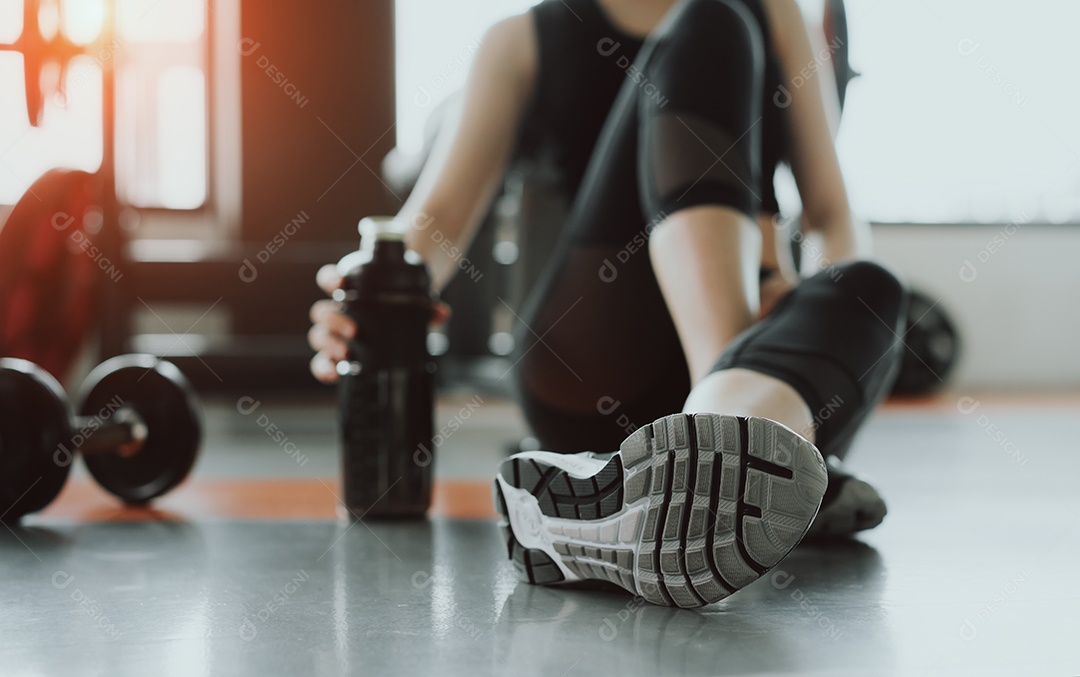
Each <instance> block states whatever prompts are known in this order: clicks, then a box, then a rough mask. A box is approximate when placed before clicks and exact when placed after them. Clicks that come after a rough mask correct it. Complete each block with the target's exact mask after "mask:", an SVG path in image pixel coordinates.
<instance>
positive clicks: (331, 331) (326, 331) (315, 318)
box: [308, 264, 450, 383]
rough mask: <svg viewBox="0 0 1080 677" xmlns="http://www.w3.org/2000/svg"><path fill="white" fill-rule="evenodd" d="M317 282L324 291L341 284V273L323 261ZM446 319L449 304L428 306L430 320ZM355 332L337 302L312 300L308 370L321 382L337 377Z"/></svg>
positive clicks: (331, 292)
mask: <svg viewBox="0 0 1080 677" xmlns="http://www.w3.org/2000/svg"><path fill="white" fill-rule="evenodd" d="M316 281H317V282H318V283H319V286H320V287H321V288H322V290H323V291H325V292H326V293H327V294H328V295H332V294H333V293H334V290H336V289H339V288H341V276H340V275H338V272H337V266H336V265H334V264H329V265H325V266H323V267H322V268H320V269H319V273H318V275H316ZM449 319H450V306H448V305H446V304H445V303H443V302H442V301H436V302H435V303H433V304H432V306H431V324H432V326H439V325H441V324H443V323H444V322H446V321H447V320H449ZM354 336H356V324H355V323H354V322H353V321H352V319H350V318H349V317H348V316H347V315H345V314H344V313H342V312H341V304H340V303H338V302H337V301H331V300H330V299H323V300H322V301H316V302H315V303H314V304H313V305H312V306H311V329H310V330H309V331H308V343H309V344H310V345H311V347H312V348H314V349H315V350H316V353H315V357H313V358H311V373H312V374H313V375H314V376H315V378H317V379H319V380H320V381H322V382H323V383H334V382H335V381H337V379H338V373H337V363H338V362H340V361H342V360H344V359H345V356H346V354H347V353H348V351H349V341H350V340H351V339H352V338H353V337H354Z"/></svg>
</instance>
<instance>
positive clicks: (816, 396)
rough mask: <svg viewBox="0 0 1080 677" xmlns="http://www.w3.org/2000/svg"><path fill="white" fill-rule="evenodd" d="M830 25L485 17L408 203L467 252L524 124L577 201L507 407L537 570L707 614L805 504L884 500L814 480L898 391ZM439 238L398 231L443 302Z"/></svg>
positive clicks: (633, 6)
mask: <svg viewBox="0 0 1080 677" xmlns="http://www.w3.org/2000/svg"><path fill="white" fill-rule="evenodd" d="M820 37H821V36H820V35H815V33H814V32H813V31H812V30H810V29H809V28H808V26H807V23H806V22H805V21H804V19H803V17H802V14H801V12H800V10H799V8H798V6H797V4H796V0H682V1H681V2H676V1H675V0H545V1H544V2H541V3H540V4H539V5H537V6H536V7H534V8H533V9H532V10H530V11H529V12H526V13H525V14H522V15H520V16H515V17H512V18H509V19H507V20H505V21H502V22H501V23H499V24H497V25H495V26H494V27H492V28H491V29H490V30H489V31H488V33H487V36H486V37H485V39H484V42H483V47H482V48H481V50H480V51H479V53H478V55H477V57H476V62H475V65H474V67H473V71H472V73H471V76H470V79H469V84H468V86H467V89H466V93H465V101H464V106H463V111H462V114H461V115H460V118H459V119H458V120H456V121H455V123H454V124H453V125H452V126H451V129H450V130H449V131H448V132H447V133H445V134H444V135H443V137H442V138H441V139H440V145H439V148H437V150H436V151H435V153H434V155H433V158H432V160H430V161H429V162H428V164H427V165H426V166H425V168H424V172H423V174H422V176H421V178H420V181H419V182H418V184H417V187H416V189H415V190H414V192H413V193H412V195H411V196H410V198H409V200H408V201H407V202H406V204H405V205H404V206H403V208H402V210H401V213H400V214H399V216H400V217H401V218H402V219H403V220H405V221H406V222H416V221H417V220H418V219H419V218H422V219H423V220H424V222H425V223H427V222H433V223H435V224H437V225H438V229H439V231H440V232H441V234H442V235H444V236H447V237H449V238H450V239H452V240H453V241H454V242H455V244H456V245H457V246H458V247H459V248H461V249H464V248H465V247H466V246H467V245H468V243H469V241H470V239H471V237H472V235H473V233H474V232H475V229H476V227H477V225H478V223H479V221H480V219H481V217H482V215H483V214H484V212H485V211H486V210H487V208H488V204H489V202H490V200H491V198H492V196H493V194H494V192H495V189H496V186H497V185H498V184H499V182H500V180H501V177H502V174H503V171H504V169H505V167H506V164H507V162H508V160H509V158H510V156H511V154H512V152H513V150H514V148H515V145H516V143H517V142H518V139H519V136H520V134H521V133H522V132H523V131H524V130H528V131H529V132H530V133H534V132H536V133H539V135H540V138H541V139H542V143H543V144H544V145H545V148H547V149H548V150H549V151H550V152H551V153H552V156H553V157H554V158H555V160H556V162H557V163H558V164H559V166H560V167H561V169H562V174H563V177H564V179H565V184H566V188H567V190H568V191H571V193H572V195H573V196H574V201H573V203H572V208H571V210H570V213H569V216H568V219H567V223H566V224H565V227H564V230H563V232H562V235H561V240H560V244H559V246H558V248H557V250H556V253H555V255H554V256H553V260H552V262H551V264H550V266H549V268H548V270H547V272H546V274H545V275H544V276H543V279H542V280H541V281H540V283H539V284H538V285H537V286H536V288H535V289H534V290H532V293H531V295H530V299H529V301H528V303H527V304H526V308H525V309H524V311H523V312H522V313H521V319H522V321H521V323H520V326H519V327H518V341H517V342H516V345H517V351H518V353H517V355H516V356H515V357H516V359H517V364H516V371H517V373H516V376H517V386H518V394H519V399H520V402H521V405H522V408H523V410H524V412H525V415H526V418H527V420H528V422H529V424H530V426H531V427H532V428H533V431H534V435H535V436H536V437H537V438H538V439H539V441H540V443H541V447H542V448H543V449H546V450H549V451H542V452H525V453H522V454H517V455H515V456H514V457H511V458H510V459H508V460H507V461H506V462H505V463H504V464H503V466H502V468H501V469H500V471H499V474H498V476H497V477H496V482H495V495H496V502H497V504H498V508H499V510H500V511H501V512H502V513H503V514H504V515H505V516H506V517H507V523H506V524H505V525H504V526H506V535H507V541H508V552H509V555H510V557H511V559H513V560H514V562H515V566H516V567H517V568H518V570H519V572H520V574H521V575H522V577H524V578H525V579H527V580H528V581H529V582H533V583H555V582H561V581H572V580H577V579H582V578H597V579H604V580H609V581H612V582H615V583H618V584H619V585H621V586H623V587H624V588H626V589H627V590H629V591H631V592H633V593H636V594H640V595H642V596H643V597H644V598H645V599H647V600H649V601H651V602H654V603H658V604H669V605H677V606H682V607H695V606H701V605H703V604H708V603H711V602H713V601H716V600H718V599H721V598H723V597H725V596H727V595H729V594H731V593H732V592H734V591H735V590H737V589H739V588H741V587H743V586H745V585H747V584H748V583H750V582H751V581H753V580H755V579H756V578H758V577H760V576H761V575H762V574H764V573H765V572H766V571H768V569H769V568H771V567H772V566H774V565H775V564H776V563H777V562H778V561H780V559H781V558H783V557H784V556H785V555H786V554H787V552H789V551H790V550H791V549H792V548H793V547H794V546H795V545H796V544H797V543H798V542H799V540H800V539H801V538H802V537H803V536H804V535H805V534H806V532H807V530H808V529H809V527H810V525H811V522H812V521H814V518H815V514H816V513H817V512H818V509H819V504H820V505H821V506H822V507H821V510H820V513H821V514H820V515H818V516H817V517H818V519H817V524H818V527H817V531H818V532H820V533H850V532H853V531H856V530H858V529H862V528H867V527H870V526H874V525H876V524H877V523H878V522H880V521H881V519H882V517H883V516H884V504H883V503H882V502H881V500H880V498H879V497H878V496H877V493H876V492H875V491H874V490H873V489H872V488H871V487H870V486H869V485H867V484H865V483H863V482H860V481H858V480H855V479H853V478H851V477H850V476H848V475H846V474H844V473H843V472H842V471H841V470H839V467H838V466H834V467H832V468H831V470H830V472H829V477H828V489H826V466H825V464H824V463H823V462H822V456H821V454H819V451H818V449H820V450H821V453H823V454H824V455H825V456H830V457H837V458H839V457H842V456H843V454H844V453H845V451H846V450H847V448H848V446H849V445H850V442H851V439H852V437H853V436H854V434H855V432H856V431H857V429H858V428H859V426H860V425H861V423H862V421H863V420H864V419H865V417H866V416H867V414H868V413H869V412H870V411H871V409H872V408H873V407H874V406H875V405H876V403H877V402H878V401H880V399H881V398H882V397H883V396H884V394H885V393H886V391H887V389H888V387H889V385H890V383H891V380H892V378H893V377H894V375H895V371H896V369H897V367H898V363H899V350H900V348H899V345H900V342H899V340H898V336H899V335H900V334H901V333H902V331H903V328H902V326H901V324H902V319H901V318H902V317H903V312H904V305H905V303H906V296H905V292H904V289H903V287H902V285H901V284H900V283H899V282H898V281H897V280H896V278H895V277H894V276H893V275H892V274H890V273H889V272H888V271H886V270H885V269H883V268H882V267H880V266H878V265H877V264H874V263H869V262H867V261H862V260H860V258H861V257H863V256H864V255H865V253H866V248H865V246H866V242H867V239H868V238H867V235H868V229H867V228H866V226H865V225H864V224H861V223H859V222H857V221H856V220H855V219H854V218H853V216H852V214H851V210H850V208H849V204H848V198H847V194H846V192H845V188H844V182H843V178H842V176H841V172H840V168H839V164H838V161H837V157H836V151H835V148H834V144H833V138H834V132H835V127H836V122H837V118H838V112H837V110H836V109H837V105H836V100H837V97H836V90H835V82H834V81H833V80H832V79H831V75H830V72H829V69H828V68H820V67H818V68H814V67H815V66H820V65H821V64H820V62H819V61H815V55H818V54H820V53H821V50H820V49H818V47H817V45H818V44H820V42H821V41H820ZM815 38H816V39H815ZM807 69H810V70H811V71H812V72H813V73H814V75H813V76H812V77H811V78H809V79H805V78H800V79H799V80H794V79H793V77H794V75H795V74H800V73H806V72H807ZM795 82H799V83H800V85H801V86H796V85H795ZM781 160H786V161H787V162H788V163H789V164H790V165H791V168H792V172H793V174H794V176H795V179H796V182H797V184H798V188H799V193H800V195H801V198H802V203H803V209H804V214H803V221H804V225H805V227H806V228H807V229H808V230H810V231H812V232H814V233H817V234H819V235H820V238H821V242H822V247H821V249H822V252H823V256H822V258H821V262H820V267H821V269H820V271H819V272H817V273H815V274H813V275H811V276H809V277H808V278H806V279H804V280H801V281H799V280H797V279H796V278H795V277H794V275H793V274H792V273H791V272H790V270H786V268H787V266H785V265H784V259H783V258H782V256H781V255H780V252H781V251H783V248H784V246H785V245H786V243H784V242H779V244H778V240H782V239H783V238H776V237H775V236H774V234H775V231H776V229H775V228H774V226H773V223H774V221H775V219H774V217H775V215H776V214H777V212H778V211H779V210H778V207H777V203H776V199H775V195H774V193H773V188H772V176H773V172H774V170H775V168H776V165H777V163H779V162H780V161H781ZM431 219H433V221H430V220H431ZM426 232H430V230H427V229H424V230H421V229H419V228H416V229H413V230H411V231H410V233H409V236H408V238H409V240H408V241H409V245H410V247H411V248H413V249H415V250H416V251H417V252H419V253H420V254H421V256H423V257H424V258H425V260H426V261H427V262H428V264H429V265H430V266H431V268H432V270H433V273H434V278H435V287H436V291H437V290H438V289H441V288H442V287H443V286H444V285H445V284H446V282H447V280H448V279H449V277H450V276H451V275H452V274H453V273H454V271H455V270H456V268H457V266H456V265H455V264H456V262H455V261H453V260H451V259H450V258H448V257H447V256H446V254H445V253H444V251H443V250H441V249H440V248H439V247H438V243H436V242H435V241H433V240H431V239H430V238H429V236H428V235H426V234H425V233H426ZM759 271H760V276H759ZM338 282H339V281H338V280H337V279H336V276H335V273H334V272H333V268H332V267H328V268H326V269H324V270H323V271H321V273H320V284H321V285H322V286H323V287H324V288H326V289H328V290H330V289H333V288H334V287H336V286H337V284H338ZM336 310H337V309H336V307H335V306H334V305H333V304H332V303H330V302H328V301H322V302H319V303H317V304H316V305H315V306H314V307H313V308H312V319H313V322H314V323H315V325H314V327H313V328H312V331H311V334H310V342H311V344H312V346H313V347H314V348H315V349H316V350H317V351H318V354H317V355H316V356H315V358H314V360H313V361H312V371H313V373H314V374H315V375H316V376H317V377H318V378H320V379H322V380H325V381H331V380H333V378H334V374H335V370H334V364H335V362H336V361H337V360H340V359H343V358H344V356H345V351H346V341H347V339H348V337H349V336H351V332H352V327H351V326H350V324H349V322H348V321H347V320H346V319H345V318H344V317H343V316H341V315H340V314H339V313H337V312H336ZM446 315H447V309H446V308H445V307H438V308H437V309H436V317H437V319H445V317H446ZM675 412H681V413H675ZM628 421H629V422H630V425H627V422H628ZM642 424H644V425H642ZM639 425H641V426H642V427H640V428H638V427H637V426H639ZM815 445H816V446H815ZM616 446H618V447H619V451H618V452H615V453H613V454H612V453H607V454H603V453H591V452H605V451H608V452H610V450H612V449H614V448H615V447H616ZM553 452H561V453H553ZM570 452H583V453H573V454H572V453H570ZM823 497H824V499H825V500H824V501H822V498H823Z"/></svg>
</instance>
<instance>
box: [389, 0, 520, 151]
mask: <svg viewBox="0 0 1080 677" xmlns="http://www.w3.org/2000/svg"><path fill="white" fill-rule="evenodd" d="M536 3H537V0H454V1H453V2H442V1H440V0H397V3H396V5H395V23H396V34H395V40H396V53H395V56H394V58H395V60H396V63H397V74H396V78H397V142H398V146H399V147H400V148H401V149H402V150H404V151H406V152H417V151H419V150H420V149H421V148H422V147H423V139H424V123H425V121H426V120H427V117H428V115H429V114H430V113H431V111H432V110H433V109H434V108H435V107H436V106H437V105H438V104H439V103H440V102H441V101H443V100H444V99H445V98H446V97H447V96H448V95H450V94H452V93H454V92H456V91H458V90H460V89H461V88H462V87H464V86H465V77H466V75H468V71H469V68H470V67H471V66H472V60H473V58H474V57H475V56H476V51H477V49H478V48H479V47H480V39H481V38H482V37H483V35H484V32H485V31H486V30H487V29H488V27H490V26H491V25H492V24H494V23H495V22H497V21H499V20H500V19H504V18H506V17H508V16H511V15H513V14H517V13H520V12H523V11H525V10H526V9H528V8H529V7H531V6H533V5H535V4H536Z"/></svg>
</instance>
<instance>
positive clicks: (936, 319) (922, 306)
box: [892, 290, 961, 396]
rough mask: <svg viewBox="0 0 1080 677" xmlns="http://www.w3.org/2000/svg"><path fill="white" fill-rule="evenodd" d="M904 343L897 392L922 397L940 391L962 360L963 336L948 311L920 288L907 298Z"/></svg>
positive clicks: (896, 383)
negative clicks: (961, 336)
mask: <svg viewBox="0 0 1080 677" xmlns="http://www.w3.org/2000/svg"><path fill="white" fill-rule="evenodd" d="M904 344H905V350H904V355H903V357H902V359H901V362H900V371H899V373H898V374H897V376H896V381H895V382H894V383H893V387H892V393H893V394H894V395H903V396H920V395H929V394H931V393H933V392H935V391H937V390H939V389H940V388H941V387H942V386H943V385H944V384H945V382H946V381H948V380H949V376H950V375H951V374H952V371H953V369H954V368H955V367H956V364H957V362H959V360H960V347H961V340H960V335H959V332H958V331H957V329H956V325H954V324H953V321H952V319H950V317H949V313H948V312H947V311H946V310H945V309H944V308H943V307H942V306H941V304H940V303H938V302H936V301H934V299H932V298H930V297H929V296H928V295H926V294H925V293H923V292H921V291H918V290H913V291H912V292H911V294H910V298H909V301H908V314H907V326H906V329H905V333H904Z"/></svg>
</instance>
